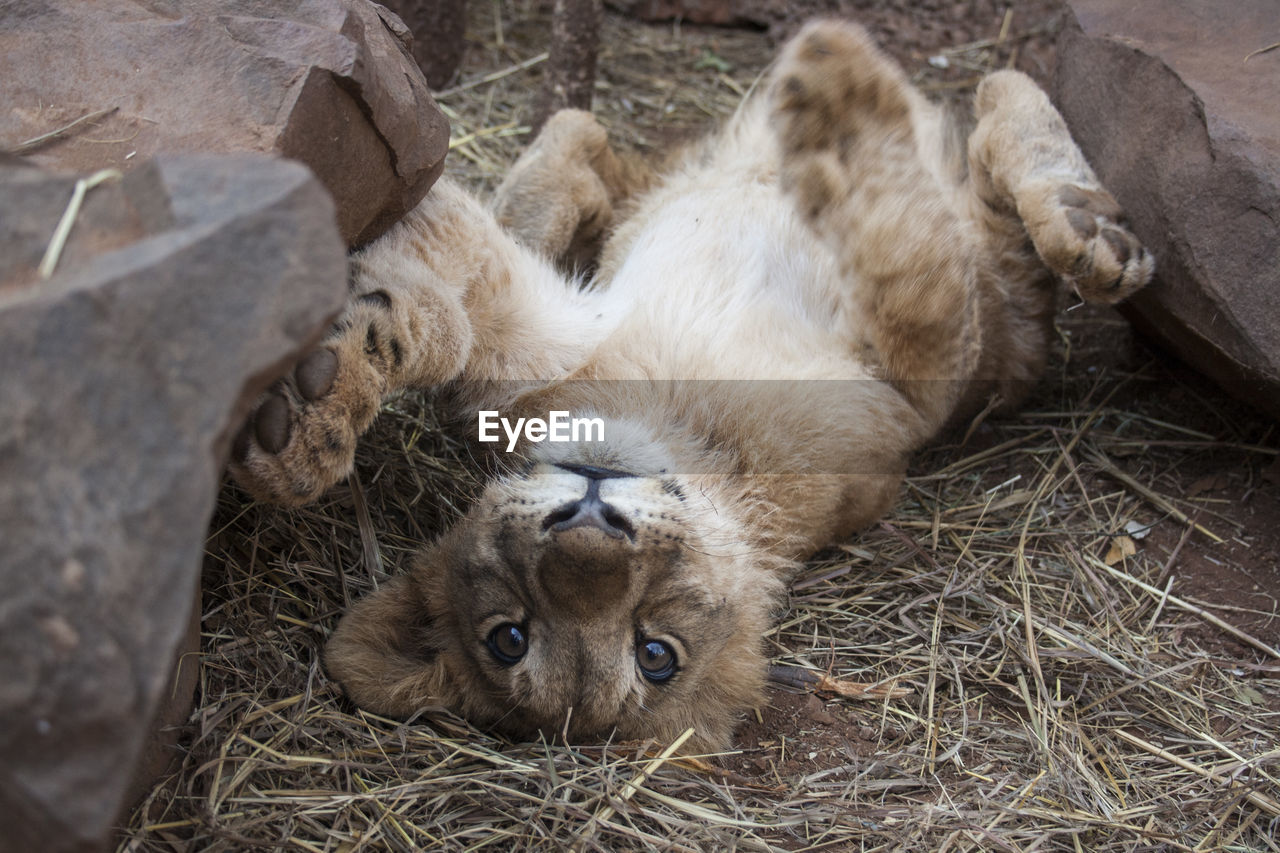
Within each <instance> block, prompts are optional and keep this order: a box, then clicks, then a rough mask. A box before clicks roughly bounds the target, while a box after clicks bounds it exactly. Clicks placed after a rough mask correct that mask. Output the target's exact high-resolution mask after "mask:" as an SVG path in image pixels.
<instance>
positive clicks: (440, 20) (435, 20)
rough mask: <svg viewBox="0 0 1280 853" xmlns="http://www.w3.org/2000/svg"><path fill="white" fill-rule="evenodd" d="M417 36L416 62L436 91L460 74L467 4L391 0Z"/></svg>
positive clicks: (443, 0)
mask: <svg viewBox="0 0 1280 853" xmlns="http://www.w3.org/2000/svg"><path fill="white" fill-rule="evenodd" d="M383 5H384V6H386V7H387V8H388V9H390V10H391V11H392V12H395V13H396V14H397V15H399V16H400V20H402V21H404V23H405V26H406V27H408V28H409V32H410V33H412V34H413V58H414V59H415V60H417V62H418V67H419V68H421V69H422V74H423V76H424V77H426V78H427V85H429V86H430V87H431V88H432V89H443V88H444V87H445V86H447V85H448V84H449V83H450V82H451V81H452V80H453V77H454V75H455V74H457V73H458V68H459V67H460V66H461V65H462V54H463V52H464V50H465V48H466V41H465V36H466V34H467V0H387V2H386V3H384V4H383Z"/></svg>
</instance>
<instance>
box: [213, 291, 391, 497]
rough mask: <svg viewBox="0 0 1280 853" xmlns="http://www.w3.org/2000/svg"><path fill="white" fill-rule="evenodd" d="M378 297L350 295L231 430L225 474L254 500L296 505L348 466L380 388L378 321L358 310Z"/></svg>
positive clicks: (371, 308)
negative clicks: (317, 339)
mask: <svg viewBox="0 0 1280 853" xmlns="http://www.w3.org/2000/svg"><path fill="white" fill-rule="evenodd" d="M381 298H382V295H381V294H380V293H375V294H367V295H365V296H364V297H361V298H358V299H357V300H356V301H355V302H353V303H352V305H351V306H350V307H348V309H347V314H346V316H344V317H343V319H342V320H340V321H339V322H338V323H337V325H335V326H334V329H333V331H332V332H331V333H330V337H329V339H328V340H326V341H325V342H324V343H323V344H322V345H321V346H320V348H318V349H316V350H313V351H312V352H310V353H308V354H307V355H306V356H304V357H303V358H302V360H301V361H299V362H298V365H297V367H295V368H294V370H293V372H292V373H291V374H290V375H288V376H287V377H285V378H284V379H281V380H279V381H278V382H276V384H275V385H273V386H272V387H271V389H270V390H269V391H267V393H266V394H264V395H263V396H262V398H261V399H260V400H259V401H258V404H257V408H256V409H255V410H254V411H253V413H252V414H251V415H250V416H249V418H248V420H247V422H246V423H245V425H244V427H242V428H241V430H240V432H239V433H238V434H237V435H236V438H235V440H234V442H233V443H232V447H231V465H230V470H231V474H232V476H234V477H235V478H236V480H237V481H238V482H239V483H240V484H241V486H243V487H244V488H245V490H246V491H248V492H249V493H250V494H252V495H253V496H254V497H255V498H257V499H258V500H261V501H266V502H268V503H274V504H281V505H284V506H301V505H303V504H306V503H310V502H311V501H314V500H315V499H316V498H318V497H320V495H321V494H323V493H324V491H325V490H326V489H328V488H329V487H330V486H332V485H333V484H334V483H337V482H338V481H339V480H341V479H342V478H343V477H345V476H347V474H349V473H350V472H351V468H352V464H353V462H354V460H355V449H356V439H357V438H358V437H359V436H360V434H361V433H363V432H364V431H365V430H366V429H367V428H368V427H369V425H370V424H371V423H372V422H373V419H374V416H375V415H376V414H377V412H378V406H379V404H380V403H381V400H382V397H383V396H384V394H385V392H386V390H387V380H386V378H385V376H384V373H383V372H382V371H381V370H379V369H378V366H379V365H378V360H379V358H381V357H383V356H382V353H381V349H380V345H381V341H380V340H379V336H378V334H377V331H376V329H377V326H378V324H377V323H376V322H370V318H369V317H366V316H364V315H368V314H375V315H376V313H377V312H379V311H380V310H382V309H381V308H380V307H379V305H378V304H377V303H378V302H379V301H380V300H381ZM362 320H363V321H364V322H360V321H362Z"/></svg>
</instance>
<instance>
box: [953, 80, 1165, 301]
mask: <svg viewBox="0 0 1280 853" xmlns="http://www.w3.org/2000/svg"><path fill="white" fill-rule="evenodd" d="M975 110H976V114H977V119H978V124H977V127H976V128H975V129H974V131H973V133H972V134H971V135H970V137H969V163H970V170H969V172H970V175H971V178H972V181H973V186H974V192H975V193H976V195H977V196H978V198H979V199H981V200H982V201H983V202H984V203H985V204H986V206H987V207H988V209H989V211H990V212H991V213H992V214H994V215H996V216H1001V215H1016V216H1017V217H1018V218H1019V219H1021V221H1022V224H1023V226H1024V227H1025V229H1026V233H1027V236H1029V237H1030V238H1031V242H1032V243H1033V244H1034V246H1035V249H1036V253H1037V255H1038V256H1039V257H1040V259H1041V261H1042V262H1043V263H1044V265H1045V266H1047V267H1048V268H1049V269H1050V270H1052V271H1053V272H1054V273H1056V274H1057V275H1059V276H1060V277H1062V278H1063V279H1064V280H1066V281H1067V282H1068V283H1069V284H1071V285H1072V286H1074V287H1075V289H1076V291H1077V292H1078V293H1079V294H1080V296H1081V297H1082V298H1084V299H1087V300H1089V301H1091V302H1103V303H1113V302H1118V301H1120V300H1121V299H1124V298H1125V297H1127V296H1129V295H1130V294H1132V293H1133V292H1134V291H1136V290H1138V289H1139V288H1141V287H1142V286H1143V285H1145V284H1146V283H1147V282H1148V281H1150V279H1151V276H1152V275H1153V273H1154V272H1155V261H1154V259H1153V258H1152V257H1151V254H1150V253H1149V252H1147V250H1146V249H1145V248H1143V246H1142V244H1141V243H1140V242H1139V241H1138V238H1137V237H1135V236H1134V235H1133V234H1132V233H1130V232H1129V230H1128V229H1127V228H1126V227H1125V226H1124V225H1123V223H1122V214H1121V210H1120V205H1119V204H1117V203H1116V200H1115V199H1114V198H1113V197H1112V196H1111V194H1110V193H1108V192H1107V191H1106V189H1104V188H1103V186H1102V184H1101V183H1099V181H1098V178H1097V176H1096V175H1094V173H1093V170H1092V169H1091V168H1089V164H1088V163H1087V162H1086V161H1085V159H1084V155H1083V154H1081V153H1080V149H1079V148H1078V147H1076V144H1075V141H1074V140H1072V138H1071V134H1070V132H1069V131H1068V130H1067V125H1066V122H1064V121H1063V120H1062V117H1061V116H1060V115H1059V114H1058V111H1057V110H1055V109H1054V108H1053V105H1052V104H1051V103H1049V98H1048V97H1047V96H1046V95H1045V93H1044V92H1043V91H1041V90H1040V88H1039V87H1038V86H1036V84H1035V83H1034V82H1032V81H1031V79H1030V78H1028V77H1027V76H1026V75H1024V74H1021V73H1019V72H1017V71H999V72H996V73H995V74H991V75H989V76H988V77H987V78H986V79H984V80H983V81H982V83H981V84H980V85H979V86H978V91H977V97H976V99H975Z"/></svg>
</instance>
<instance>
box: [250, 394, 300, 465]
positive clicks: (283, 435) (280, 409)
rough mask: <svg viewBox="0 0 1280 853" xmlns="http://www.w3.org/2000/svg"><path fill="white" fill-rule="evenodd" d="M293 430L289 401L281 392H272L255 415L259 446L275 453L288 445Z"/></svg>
mask: <svg viewBox="0 0 1280 853" xmlns="http://www.w3.org/2000/svg"><path fill="white" fill-rule="evenodd" d="M292 432H293V418H292V416H291V414H290V411H289V401H288V400H286V399H285V398H284V397H283V396H282V395H280V394H272V395H271V396H270V397H268V398H267V401H266V402H265V403H263V404H262V406H260V407H259V408H258V412H257V414H256V415H254V417H253V434H254V436H255V437H256V438H257V439H258V446H259V447H261V448H262V449H263V450H265V451H266V452H268V453H270V454H272V455H275V454H277V453H279V452H280V451H282V450H284V448H285V446H286V445H288V443H289V436H290V434H291V433H292Z"/></svg>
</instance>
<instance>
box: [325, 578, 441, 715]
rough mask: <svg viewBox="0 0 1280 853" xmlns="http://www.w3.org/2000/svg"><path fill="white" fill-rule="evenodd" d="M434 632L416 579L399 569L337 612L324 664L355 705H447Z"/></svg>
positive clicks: (380, 710)
mask: <svg viewBox="0 0 1280 853" xmlns="http://www.w3.org/2000/svg"><path fill="white" fill-rule="evenodd" d="M433 633H434V632H433V631H432V625H431V620H430V617H429V615H428V613H427V608H426V605H425V602H423V600H422V597H421V594H420V592H419V590H418V586H417V584H416V583H414V579H413V577H412V576H411V575H401V576H399V577H396V578H393V579H392V580H390V581H388V582H387V583H385V584H383V585H382V587H381V588H380V589H379V590H378V591H377V592H375V593H373V594H372V595H369V596H366V597H365V598H363V599H361V600H360V601H358V602H356V604H355V606H353V607H352V608H351V610H349V611H348V612H347V614H346V615H345V616H343V617H342V619H341V620H340V621H339V622H338V627H337V629H336V630H335V631H334V632H333V636H332V637H331V638H330V639H329V642H328V644H327V645H326V646H325V649H324V667H325V669H326V670H327V671H328V672H329V675H330V677H331V678H333V679H334V680H336V681H337V682H338V683H339V684H340V685H342V689H343V690H344V691H345V692H346V694H347V695H348V696H350V697H351V699H352V700H353V701H354V702H355V703H356V704H357V705H359V706H360V707H361V708H364V709H366V710H369V711H373V712H374V713H376V714H385V715H387V716H391V717H408V716H409V715H411V714H413V713H414V712H416V711H419V710H421V709H422V708H425V707H430V706H444V707H452V706H453V705H454V702H453V695H452V694H453V690H452V689H451V687H450V685H449V684H448V680H447V679H446V677H445V671H444V666H443V662H442V661H441V660H440V649H439V648H438V647H436V646H435V644H434V643H433V641H432V635H433Z"/></svg>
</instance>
